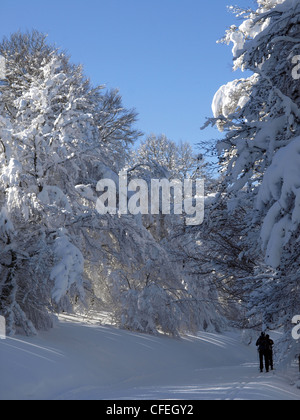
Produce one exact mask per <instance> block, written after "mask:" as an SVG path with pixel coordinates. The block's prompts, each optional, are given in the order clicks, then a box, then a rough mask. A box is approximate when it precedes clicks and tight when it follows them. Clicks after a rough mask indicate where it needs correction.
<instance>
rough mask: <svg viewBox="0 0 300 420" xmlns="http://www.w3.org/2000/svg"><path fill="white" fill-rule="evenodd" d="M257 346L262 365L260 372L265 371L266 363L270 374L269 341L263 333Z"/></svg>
mask: <svg viewBox="0 0 300 420" xmlns="http://www.w3.org/2000/svg"><path fill="white" fill-rule="evenodd" d="M256 346H257V347H258V352H259V363H260V371H261V372H263V371H264V362H265V367H266V372H269V358H268V356H269V354H268V341H267V338H266V335H265V333H263V332H262V333H261V336H260V337H259V339H258V340H257V342H256Z"/></svg>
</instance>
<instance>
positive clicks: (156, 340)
mask: <svg viewBox="0 0 300 420" xmlns="http://www.w3.org/2000/svg"><path fill="white" fill-rule="evenodd" d="M0 399H295V400H297V399H300V391H299V390H296V389H295V388H293V387H291V386H290V385H289V384H288V383H287V382H285V381H284V379H282V378H280V377H279V376H277V375H273V374H271V373H270V374H263V375H261V374H259V373H258V370H257V354H256V351H255V349H253V348H249V347H246V346H244V345H242V344H240V343H239V341H237V340H236V339H235V338H233V337H232V336H228V335H227V336H226V335H216V334H209V333H200V334H199V336H198V337H192V336H191V337H188V338H185V339H181V340H174V339H170V338H166V337H152V336H147V335H142V334H135V333H131V332H126V331H122V330H118V329H116V328H113V327H109V326H97V325H88V324H84V323H81V322H75V321H74V320H72V321H70V320H68V319H67V318H66V317H65V318H61V319H60V322H59V324H58V325H57V327H56V328H55V329H53V330H52V331H50V332H47V333H42V334H40V335H39V336H37V337H34V338H22V337H15V338H8V339H6V340H0Z"/></svg>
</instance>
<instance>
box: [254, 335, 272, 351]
mask: <svg viewBox="0 0 300 420" xmlns="http://www.w3.org/2000/svg"><path fill="white" fill-rule="evenodd" d="M256 346H257V347H258V351H259V352H267V351H268V348H269V343H268V340H267V338H266V336H265V335H261V336H260V337H259V339H258V340H257V342H256Z"/></svg>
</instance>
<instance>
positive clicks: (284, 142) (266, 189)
mask: <svg viewBox="0 0 300 420" xmlns="http://www.w3.org/2000/svg"><path fill="white" fill-rule="evenodd" d="M257 3H258V8H257V10H256V11H252V10H244V11H243V10H237V9H234V11H235V12H237V13H238V15H239V16H240V17H242V18H243V22H242V24H241V25H240V26H238V27H237V26H232V27H231V28H230V29H229V30H228V31H227V33H226V36H225V38H224V40H223V41H224V42H226V43H230V42H232V43H233V50H232V52H233V57H234V68H235V69H242V70H247V71H250V72H251V73H252V75H251V76H250V77H248V78H243V79H239V80H235V81H233V82H229V83H228V84H227V85H225V86H222V87H221V88H220V89H219V91H218V92H217V93H216V95H215V97H214V101H213V112H214V116H215V119H213V120H211V121H210V122H212V123H213V124H217V126H218V127H219V128H220V129H221V130H223V131H225V133H226V137H225V138H224V140H222V141H220V142H219V143H218V144H217V148H218V152H219V156H220V164H221V166H222V168H223V175H224V182H223V187H222V188H221V190H220V194H219V195H218V202H219V204H220V203H221V202H223V203H225V204H226V206H227V210H226V211H225V212H224V213H223V214H224V215H225V216H224V217H225V218H226V217H228V216H226V213H227V214H228V212H229V213H231V214H233V213H234V212H236V211H242V209H243V208H246V209H247V210H248V211H247V213H246V214H245V215H244V217H243V220H242V230H241V238H240V239H239V241H238V242H237V245H238V244H239V245H240V246H242V247H243V248H244V250H243V255H244V257H246V258H248V259H251V260H252V261H254V262H255V265H256V266H257V267H256V269H255V272H254V275H252V276H250V277H248V283H250V284H251V285H250V284H248V291H252V292H253V293H252V294H251V305H250V306H251V308H252V309H251V312H250V313H251V316H253V315H254V314H255V315H257V314H258V313H259V314H262V315H263V317H264V321H265V323H266V324H267V325H268V326H269V327H270V328H271V327H276V326H281V325H283V326H284V327H285V328H286V329H287V331H289V332H290V327H291V325H290V320H291V319H292V317H293V316H294V315H295V312H298V311H299V253H298V251H297V249H298V239H299V211H298V207H299V203H298V201H299V197H298V196H299V194H298V190H299V185H298V179H299V168H300V161H299V151H298V149H299V141H300V140H299V134H300V124H299V123H300V108H299V105H300V99H299V93H298V92H299V83H298V82H299V81H298V80H297V78H295V73H296V70H297V69H296V68H295V64H297V61H296V60H295V57H297V56H298V55H299V49H300V37H299V34H300V4H299V2H298V1H294V0H264V1H261V0H259V1H258V2H257ZM261 250H262V252H263V259H262V258H261V255H260V252H261ZM283 290H284V293H283ZM280 291H281V292H280Z"/></svg>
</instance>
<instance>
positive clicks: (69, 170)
mask: <svg viewBox="0 0 300 420" xmlns="http://www.w3.org/2000/svg"><path fill="white" fill-rule="evenodd" d="M0 50H1V55H2V56H3V57H4V58H5V60H6V78H5V79H4V81H3V82H1V85H0V107H1V111H2V112H1V128H0V144H1V151H0V161H1V170H0V186H1V189H0V207H1V230H2V232H3V235H2V239H1V241H2V245H1V253H0V258H1V259H2V261H1V270H2V276H1V282H0V290H1V293H0V296H1V298H0V312H1V313H2V314H4V316H5V317H6V318H7V327H8V333H13V332H14V331H15V330H16V329H17V328H21V329H23V330H24V331H25V332H26V333H34V332H35V329H36V328H38V329H40V328H47V327H49V326H51V323H52V321H51V315H50V313H51V311H53V310H56V311H57V310H58V311H59V310H63V309H70V308H71V307H72V306H73V304H74V302H75V301H78V300H79V299H83V297H84V285H85V278H86V275H85V272H84V261H85V255H84V253H87V238H88V235H86V236H84V234H83V233H84V232H87V230H88V226H87V223H85V222H86V219H87V218H88V217H90V218H95V219H96V220H98V219H99V215H98V214H97V212H96V211H95V208H94V207H95V206H94V207H89V202H88V201H87V196H86V194H83V192H86V191H87V190H92V188H94V190H95V187H96V183H97V181H98V180H99V179H100V177H101V176H102V171H101V168H102V166H101V165H102V163H103V162H105V163H106V164H107V163H110V164H111V165H112V166H113V167H114V168H116V169H117V170H118V169H120V168H121V167H122V165H123V162H124V159H125V158H126V154H127V153H128V147H129V145H130V144H131V143H132V142H133V141H134V139H135V138H136V137H137V136H138V135H139V133H138V132H137V131H136V130H135V129H133V128H132V125H133V123H134V122H135V118H136V114H135V113H134V112H133V111H127V110H126V109H124V108H123V107H122V104H121V97H120V95H118V93H117V92H116V91H112V92H106V93H104V94H103V93H102V88H96V89H94V88H92V87H91V86H90V83H89V81H88V79H86V78H85V76H84V75H83V72H82V68H81V67H80V66H74V65H72V64H70V62H69V59H68V58H67V57H66V55H65V54H64V53H60V52H59V51H57V50H56V49H55V48H54V47H51V46H48V45H47V43H46V39H45V36H43V35H42V34H39V33H38V32H35V31H34V32H32V33H28V34H21V33H17V34H14V35H12V37H11V38H10V39H5V40H4V41H3V42H2V43H1V44H0ZM101 162H102V163H101ZM78 185H81V188H76V187H77V186H78ZM90 195H91V194H90Z"/></svg>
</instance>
